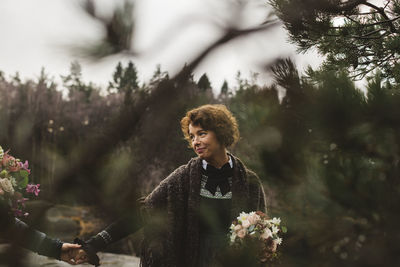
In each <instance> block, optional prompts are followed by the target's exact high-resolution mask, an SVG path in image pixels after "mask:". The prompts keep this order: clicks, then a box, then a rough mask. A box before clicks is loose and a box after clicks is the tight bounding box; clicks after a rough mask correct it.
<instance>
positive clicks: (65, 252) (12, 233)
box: [6, 218, 80, 264]
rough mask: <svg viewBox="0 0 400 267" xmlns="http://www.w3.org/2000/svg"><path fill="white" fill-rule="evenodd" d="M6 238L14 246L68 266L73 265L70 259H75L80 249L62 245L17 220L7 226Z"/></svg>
mask: <svg viewBox="0 0 400 267" xmlns="http://www.w3.org/2000/svg"><path fill="white" fill-rule="evenodd" d="M6 238H7V239H9V240H12V241H13V242H14V244H16V245H18V246H21V247H23V248H26V249H29V250H31V251H33V252H36V253H38V254H40V255H43V256H47V257H52V258H55V259H58V260H63V261H65V262H68V263H70V264H74V261H72V260H71V259H73V258H74V257H75V255H76V253H77V252H78V249H79V248H80V245H77V244H70V243H63V242H61V241H60V240H59V239H53V238H50V237H48V236H47V235H46V234H45V233H43V232H40V231H38V230H36V229H33V228H32V227H30V226H29V225H27V224H26V223H24V222H23V221H21V220H19V219H17V218H14V224H11V225H9V227H8V230H7V234H6Z"/></svg>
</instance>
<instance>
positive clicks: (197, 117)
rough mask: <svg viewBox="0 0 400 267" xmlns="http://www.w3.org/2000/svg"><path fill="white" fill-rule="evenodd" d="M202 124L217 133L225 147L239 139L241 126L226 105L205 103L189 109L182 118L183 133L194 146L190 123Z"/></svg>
mask: <svg viewBox="0 0 400 267" xmlns="http://www.w3.org/2000/svg"><path fill="white" fill-rule="evenodd" d="M190 124H192V125H196V126H201V127H202V128H203V129H204V130H210V131H213V132H214V133H215V135H216V136H217V140H218V142H219V143H220V144H222V145H224V146H225V147H227V148H228V147H231V146H233V145H234V144H236V143H237V141H239V137H240V134H239V128H238V123H237V121H236V118H235V117H234V116H233V115H232V113H231V112H230V111H229V110H228V109H227V108H226V106H225V105H217V104H214V105H203V106H200V107H197V108H195V109H192V110H189V111H188V112H187V113H186V116H185V117H183V118H182V120H181V129H182V133H183V135H184V136H185V139H186V140H187V141H188V143H189V146H190V147H192V140H191V139H190V136H189V125H190Z"/></svg>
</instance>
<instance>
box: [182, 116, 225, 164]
mask: <svg viewBox="0 0 400 267" xmlns="http://www.w3.org/2000/svg"><path fill="white" fill-rule="evenodd" d="M189 136H190V139H191V141H192V147H193V149H194V151H195V152H196V154H197V155H198V156H199V157H200V158H202V159H204V160H206V161H207V162H212V161H214V160H216V159H217V158H218V157H220V156H221V155H223V156H224V155H226V151H225V147H224V146H223V145H221V144H220V143H219V142H218V139H217V136H216V134H215V133H214V131H211V130H204V129H203V127H201V126H200V125H193V124H190V125H189Z"/></svg>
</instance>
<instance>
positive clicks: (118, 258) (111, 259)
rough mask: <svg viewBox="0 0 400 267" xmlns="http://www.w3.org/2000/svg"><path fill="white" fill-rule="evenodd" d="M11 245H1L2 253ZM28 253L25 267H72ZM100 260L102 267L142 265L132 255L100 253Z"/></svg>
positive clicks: (25, 258)
mask: <svg viewBox="0 0 400 267" xmlns="http://www.w3.org/2000/svg"><path fill="white" fill-rule="evenodd" d="M8 246H9V245H6V244H2V245H0V253H3V252H4V251H5V250H6V249H7V248H8ZM24 251H26V256H25V257H24V259H23V260H22V261H23V264H24V265H23V266H29V267H39V266H46V267H52V266H61V267H68V266H71V265H70V264H68V263H66V262H63V261H58V260H55V259H52V258H48V257H44V256H41V255H38V254H36V253H33V252H31V251H28V250H24ZM98 255H99V258H100V263H101V265H100V266H102V267H112V266H113V267H139V263H140V258H138V257H135V256H130V255H123V254H113V253H103V252H99V253H98ZM0 266H3V265H2V262H0ZM75 266H80V267H88V266H90V265H87V264H80V265H75Z"/></svg>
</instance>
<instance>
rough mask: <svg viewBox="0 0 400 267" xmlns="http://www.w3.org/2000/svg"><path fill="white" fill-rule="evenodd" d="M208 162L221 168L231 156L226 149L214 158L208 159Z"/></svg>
mask: <svg viewBox="0 0 400 267" xmlns="http://www.w3.org/2000/svg"><path fill="white" fill-rule="evenodd" d="M206 161H207V163H208V164H210V165H212V166H214V167H215V168H218V169H219V168H221V167H222V166H224V165H225V163H227V162H228V161H229V156H228V153H227V151H226V149H224V151H223V152H222V153H220V154H218V155H216V156H215V157H213V158H210V159H206Z"/></svg>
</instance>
